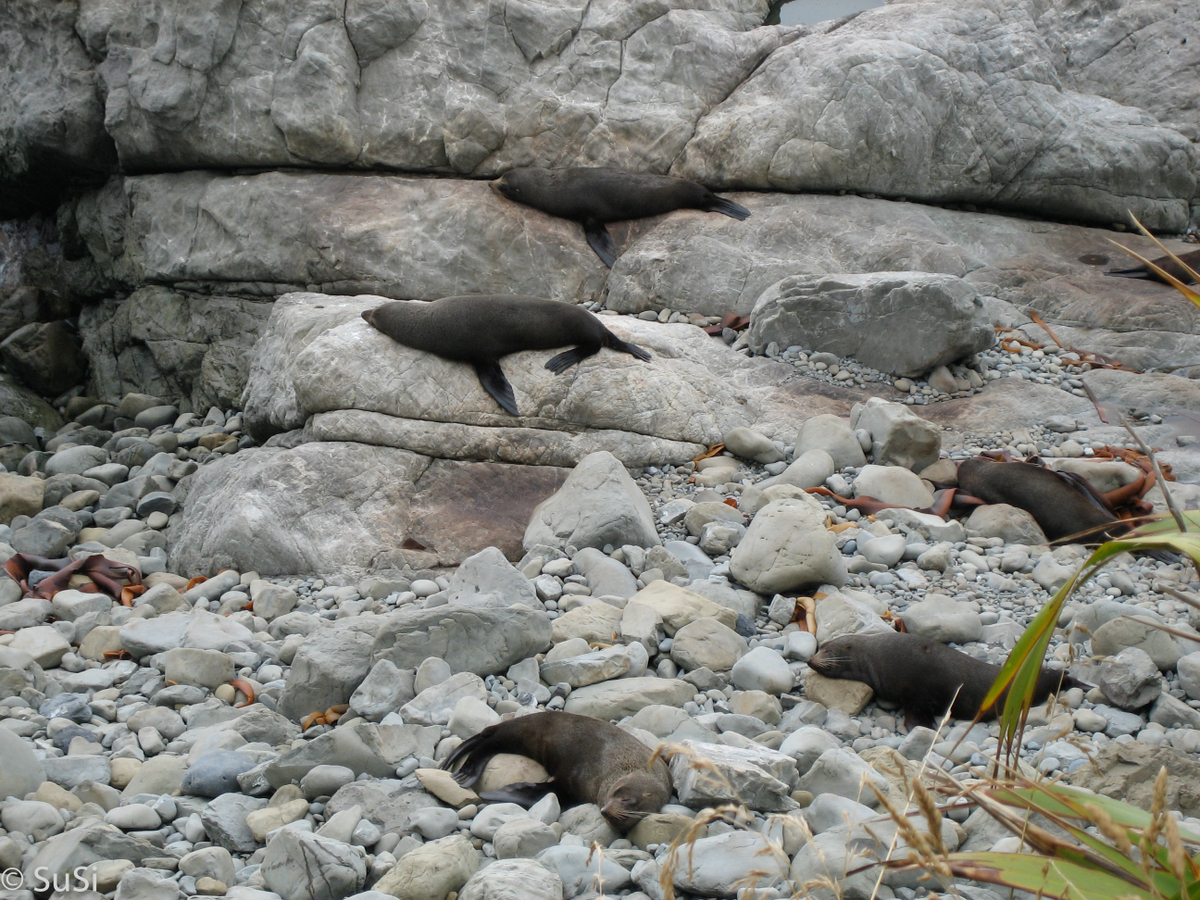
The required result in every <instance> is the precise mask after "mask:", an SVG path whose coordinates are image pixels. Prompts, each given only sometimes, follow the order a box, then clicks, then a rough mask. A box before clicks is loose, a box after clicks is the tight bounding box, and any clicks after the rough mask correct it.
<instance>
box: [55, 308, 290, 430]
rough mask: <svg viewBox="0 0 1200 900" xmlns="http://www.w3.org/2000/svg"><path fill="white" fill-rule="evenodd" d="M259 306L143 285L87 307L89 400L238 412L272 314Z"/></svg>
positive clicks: (84, 332) (83, 313) (82, 314)
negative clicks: (135, 399)
mask: <svg viewBox="0 0 1200 900" xmlns="http://www.w3.org/2000/svg"><path fill="white" fill-rule="evenodd" d="M264 300H265V298H264ZM264 300H253V299H242V298H237V297H223V296H219V295H217V296H211V295H208V294H194V293H187V292H181V291H173V290H170V289H169V288H165V287H161V286H157V285H147V286H145V287H143V288H140V289H138V290H136V291H134V292H133V293H132V294H130V295H129V296H128V297H126V298H124V299H115V298H110V299H106V300H104V301H103V302H101V303H98V304H94V305H89V306H85V307H84V308H83V310H82V311H81V312H80V316H79V318H80V323H79V324H80V328H79V330H80V333H81V334H82V336H83V349H84V352H85V353H86V354H87V357H88V361H89V363H90V368H89V373H88V375H89V378H90V382H91V386H90V390H91V392H92V395H93V396H96V397H104V398H109V399H113V400H116V399H119V398H121V397H124V396H125V395H126V394H127V393H129V392H130V391H136V392H140V393H147V394H154V395H156V396H159V397H186V398H188V399H189V400H190V401H191V403H192V407H193V408H195V409H198V410H205V409H208V408H210V407H212V406H220V407H221V408H222V409H228V408H229V407H232V406H236V405H238V401H239V399H240V398H241V395H242V391H243V390H244V389H245V387H246V378H247V376H248V375H249V368H250V359H251V358H252V357H251V353H250V349H251V347H253V346H254V342H255V340H257V338H258V335H259V333H260V332H261V331H262V329H263V326H264V325H265V323H266V320H267V316H268V315H269V314H270V311H271V307H270V305H269V304H268V303H266V302H264Z"/></svg>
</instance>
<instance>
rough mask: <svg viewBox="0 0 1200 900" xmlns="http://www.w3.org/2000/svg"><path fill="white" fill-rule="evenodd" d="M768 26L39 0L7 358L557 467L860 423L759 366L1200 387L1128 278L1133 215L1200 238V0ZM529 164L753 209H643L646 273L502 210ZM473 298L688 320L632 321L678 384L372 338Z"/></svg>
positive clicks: (419, 446) (10, 151)
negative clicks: (1085, 358) (614, 177)
mask: <svg viewBox="0 0 1200 900" xmlns="http://www.w3.org/2000/svg"><path fill="white" fill-rule="evenodd" d="M766 14H767V4H766V3H765V2H764V0H637V2H632V3H631V2H625V0H592V2H589V3H583V2H567V3H561V2H553V3H552V2H541V0H477V2H471V3H465V4H454V5H447V4H433V3H427V2H425V0H347V2H345V3H329V2H320V0H317V2H308V3H303V4H296V3H285V2H282V0H240V2H239V0H211V2H209V0H206V2H203V3H193V2H183V0H178V2H175V0H165V2H164V0H155V2H150V0H137V2H130V3H124V4H113V3H105V2H98V0H81V2H78V3H74V2H61V3H54V4H45V3H38V2H32V0H15V2H12V3H8V4H5V6H4V8H3V9H2V10H0V25H2V26H3V34H4V37H3V40H2V41H0V122H3V123H4V125H3V127H2V128H0V204H2V208H3V210H5V211H8V212H9V213H18V212H19V213H21V214H22V215H23V216H25V218H21V219H14V220H12V221H9V222H6V223H5V224H4V228H3V230H2V231H0V254H3V259H2V263H0V332H3V333H2V334H0V340H3V344H2V345H0V356H2V357H3V359H4V361H5V364H6V366H7V368H8V369H9V370H10V371H11V372H13V373H15V374H16V375H17V376H18V377H19V378H20V379H23V381H24V382H25V384H26V385H28V386H29V387H31V388H33V390H34V392H40V393H41V394H42V395H44V398H45V399H51V400H52V399H55V397H56V396H58V395H59V394H60V393H61V391H62V389H63V388H62V386H63V385H64V384H67V383H69V382H71V381H75V380H78V378H79V374H78V373H79V369H78V367H76V368H74V369H72V368H71V367H70V366H68V365H66V360H69V359H70V358H71V357H72V356H74V355H76V354H82V355H83V356H84V357H86V359H87V360H88V369H87V376H86V377H87V380H88V383H87V393H88V394H89V395H91V396H94V397H96V398H97V399H101V400H108V401H113V402H115V401H117V400H119V399H120V398H121V397H122V396H124V395H125V394H127V393H129V392H131V391H132V392H136V393H146V394H150V395H154V396H156V397H160V398H166V399H170V400H172V401H178V402H180V403H182V408H183V409H185V410H186V409H188V408H191V409H194V410H196V411H198V412H200V413H203V412H204V411H205V410H207V409H208V408H210V407H212V406H217V407H221V408H223V409H228V408H230V407H243V408H244V410H245V421H246V424H247V427H248V429H249V431H250V432H251V433H252V434H254V435H256V436H257V437H258V438H259V439H266V438H267V437H268V436H270V435H272V434H278V433H281V432H294V434H293V435H292V437H289V438H288V439H287V440H288V441H289V442H290V443H295V442H296V441H300V440H306V441H327V442H329V441H348V442H361V443H366V444H372V445H377V446H386V447H392V448H395V449H397V450H404V451H409V452H415V453H418V454H422V455H425V454H432V455H434V456H439V457H444V458H449V459H458V460H462V461H486V460H492V461H496V460H503V461H507V462H512V463H523V464H531V463H532V464H542V465H554V466H569V465H572V464H574V463H575V462H576V461H578V460H579V459H580V458H582V457H583V456H585V455H587V454H588V453H590V452H592V451H593V450H595V449H597V448H599V447H604V448H607V449H611V450H612V451H613V452H615V453H616V454H617V455H618V456H619V457H620V458H622V459H623V460H624V461H626V462H627V463H628V464H630V465H643V464H646V463H649V462H652V461H653V460H655V459H672V460H682V459H685V458H687V457H689V456H690V455H692V454H693V453H694V452H695V451H696V450H697V449H698V448H699V447H701V446H702V445H704V444H706V443H711V442H712V441H715V440H718V439H719V438H720V436H721V435H722V434H724V433H726V432H727V431H729V429H731V428H734V427H737V426H742V425H753V426H756V427H759V428H761V429H763V430H764V431H765V432H766V433H767V434H769V435H772V436H775V435H781V434H783V433H785V431H786V430H788V429H789V428H790V427H791V426H790V424H787V423H788V419H789V416H797V415H799V416H803V415H811V414H814V413H818V412H826V411H829V410H830V409H831V408H832V409H836V411H839V412H844V411H845V410H846V409H847V408H848V405H849V403H851V402H853V399H854V398H853V397H852V396H851V395H849V394H847V395H844V396H843V395H838V394H836V391H835V392H834V394H833V395H830V394H829V393H828V391H826V389H825V388H821V389H820V390H818V391H814V390H811V389H809V388H804V387H797V386H796V385H795V384H793V383H792V382H793V381H794V375H792V374H789V370H787V369H784V368H780V367H778V366H777V365H776V364H768V363H766V362H764V361H762V360H746V359H744V354H745V353H747V352H749V349H753V350H754V351H755V352H756V353H759V354H764V353H765V354H767V355H772V356H777V355H779V353H780V352H781V351H783V350H785V349H786V348H787V347H789V346H802V347H803V349H805V350H808V351H818V352H831V353H833V354H834V355H835V356H838V357H844V356H852V357H854V358H855V359H857V360H859V361H860V362H863V363H866V364H868V365H871V366H874V367H875V368H877V369H880V370H882V372H883V373H884V375H885V376H887V377H888V378H889V379H894V377H896V376H904V377H905V378H911V377H918V378H919V377H921V376H922V375H923V374H924V373H925V372H927V371H929V370H930V369H932V368H933V367H936V366H938V365H941V364H944V363H946V362H948V361H953V360H954V359H956V358H960V357H963V356H964V355H965V356H970V354H972V353H975V352H977V351H979V350H981V349H984V348H986V347H988V346H989V345H990V344H991V342H992V326H993V325H994V324H996V323H1001V324H1004V325H1021V324H1023V323H1027V322H1028V321H1029V315H1030V314H1032V313H1034V312H1037V313H1038V314H1040V315H1041V316H1042V317H1043V319H1044V320H1045V321H1046V322H1047V323H1049V324H1050V325H1051V327H1052V328H1053V329H1054V330H1055V333H1056V335H1058V336H1059V337H1060V338H1062V339H1063V340H1065V341H1066V342H1068V343H1074V344H1076V345H1077V346H1080V347H1083V348H1085V349H1087V350H1093V351H1098V352H1103V353H1108V354H1110V355H1112V356H1115V357H1117V358H1119V359H1120V360H1121V361H1122V362H1123V363H1125V364H1126V365H1127V366H1131V367H1134V368H1139V369H1145V368H1158V369H1165V370H1170V371H1180V372H1181V373H1184V374H1186V373H1188V372H1190V371H1191V370H1192V367H1193V366H1196V365H1200V312H1198V311H1197V310H1195V309H1194V308H1192V307H1189V306H1187V305H1184V304H1182V303H1174V302H1172V301H1169V300H1166V299H1165V296H1166V295H1165V294H1164V292H1163V289H1162V288H1161V287H1159V286H1157V285H1152V284H1143V283H1136V282H1127V281H1118V280H1117V279H1108V278H1103V277H1102V276H1101V273H1102V271H1103V269H1104V268H1105V267H1107V266H1109V265H1112V264H1117V263H1124V262H1125V259H1124V257H1123V256H1122V254H1121V253H1120V251H1117V250H1115V249H1114V248H1112V246H1111V244H1109V242H1108V240H1107V239H1108V236H1109V234H1111V232H1108V231H1105V230H1103V229H1104V228H1106V227H1108V226H1112V225H1114V224H1120V225H1121V227H1124V225H1125V224H1126V223H1127V222H1128V214H1129V213H1130V212H1132V213H1133V214H1135V215H1136V216H1138V217H1139V218H1140V219H1141V220H1142V221H1143V222H1145V223H1146V224H1147V225H1148V226H1150V227H1151V228H1154V229H1157V230H1160V231H1166V232H1173V233H1179V232H1182V231H1184V230H1185V229H1186V228H1187V227H1188V224H1189V221H1190V220H1191V221H1194V219H1195V211H1196V209H1197V206H1196V204H1197V179H1198V177H1200V153H1198V151H1197V145H1196V139H1197V137H1198V136H1200V104H1198V102H1197V101H1196V95H1197V93H1200V92H1198V91H1197V90H1196V88H1195V85H1196V83H1197V81H1196V74H1197V68H1196V66H1197V57H1196V53H1197V49H1196V48H1197V47H1200V0H1188V2H1184V3H1171V4H1168V3H1166V2H1152V0H1149V2H1133V0H1129V2H1114V3H1112V4H1109V5H1108V6H1106V7H1105V8H1104V9H1102V10H1098V9H1095V8H1094V7H1092V6H1089V5H1087V4H1075V3H1065V4H1055V5H1053V6H1045V5H1042V4H1038V3H1031V2H1018V0H966V2H962V3H954V4H951V3H947V2H941V0H922V2H908V3H892V4H889V5H886V6H883V7H879V8H876V9H872V10H869V11H867V12H865V13H861V14H858V15H856V16H851V17H848V18H846V19H842V20H833V21H829V22H825V23H822V24H820V25H817V26H811V27H810V26H764V25H763V24H762V23H763V21H764V19H765V17H766ZM519 165H543V166H565V165H612V166H620V167H625V168H628V169H632V170H637V171H644V172H654V173H666V174H673V175H680V176H685V177H689V178H693V179H695V180H698V181H701V182H703V183H705V184H707V185H709V186H710V187H712V188H714V189H716V190H720V191H724V192H726V193H732V196H733V197H734V198H736V199H737V201H738V202H739V203H741V204H743V205H745V206H746V207H747V208H749V209H750V210H751V211H752V213H753V215H752V217H751V218H750V219H749V220H747V221H744V222H739V221H735V220H733V219H729V218H726V217H723V216H714V215H708V214H704V213H701V212H697V211H688V210H680V211H676V212H673V213H670V214H668V215H665V216H658V217H653V218H648V219H642V220H636V221H632V222H626V223H616V224H614V225H613V226H612V233H613V237H614V241H615V243H616V245H617V248H618V251H619V257H618V259H617V261H616V264H615V266H614V267H613V268H612V269H611V270H609V269H606V268H605V267H604V266H603V265H602V264H601V263H600V262H599V260H598V259H597V258H596V256H595V255H594V254H593V253H592V251H591V250H590V248H589V247H588V245H587V244H586V242H585V241H584V239H583V233H582V230H581V229H580V227H579V226H578V224H577V223H574V222H570V221H566V220H562V219H557V218H554V217H551V216H548V215H545V214H543V213H541V212H539V211H537V210H534V209H531V208H529V207H525V206H521V205H519V204H515V203H512V202H510V201H508V200H506V199H504V198H503V197H500V196H498V195H497V194H495V193H494V192H492V191H490V190H488V187H487V184H486V179H489V178H491V177H494V176H496V175H498V174H500V173H503V172H505V171H506V170H508V169H509V168H511V167H513V166H519ZM1125 240H1127V242H1128V243H1129V244H1130V245H1131V246H1132V247H1134V248H1135V249H1137V250H1139V251H1143V252H1146V251H1149V250H1150V249H1151V245H1150V244H1149V243H1148V242H1146V241H1144V240H1143V239H1141V238H1133V237H1127V238H1126V239H1125ZM1174 246H1176V247H1179V246H1182V245H1178V244H1176V245H1174ZM461 293H517V294H529V295H536V296H544V297H553V298H556V299H560V300H565V301H568V302H575V303H584V304H588V305H589V307H590V308H592V309H594V310H597V311H600V310H601V309H606V310H607V311H608V312H610V313H612V312H616V313H624V314H633V315H636V316H639V317H640V318H641V319H643V320H654V319H656V320H658V321H657V322H652V321H644V322H642V323H632V324H621V325H619V326H617V325H614V328H616V329H617V330H618V331H623V332H624V333H634V332H636V339H637V340H638V341H639V342H644V343H647V344H648V345H651V348H652V352H653V353H654V354H655V357H656V363H655V365H653V366H650V367H647V366H642V365H640V364H633V363H631V361H630V360H617V359H611V358H609V355H606V354H601V355H599V356H597V357H595V358H594V359H593V360H591V361H590V362H589V366H588V367H587V369H586V372H585V371H583V370H582V369H580V370H577V371H576V370H573V371H572V372H571V373H569V375H568V376H565V377H554V376H550V375H548V374H547V373H546V372H545V371H544V370H542V369H541V367H540V365H539V363H538V361H537V360H534V359H533V358H532V357H531V358H530V359H522V358H518V357H514V359H513V360H512V362H511V363H510V365H509V368H510V370H511V374H512V377H513V380H514V384H515V387H516V390H517V392H518V394H519V395H520V397H521V408H522V410H528V411H529V412H528V413H527V414H526V415H525V416H523V417H521V419H520V420H517V421H510V420H509V419H508V417H506V416H504V415H502V414H500V413H499V412H498V411H497V410H496V409H495V408H494V407H493V405H492V404H490V402H488V398H487V397H486V396H483V395H481V394H479V391H478V389H477V385H476V383H475V381H474V380H473V378H471V377H470V376H469V372H468V373H467V374H466V375H464V377H463V378H461V379H459V378H458V377H457V376H458V374H460V373H459V372H458V369H457V368H455V367H454V366H449V367H447V366H445V365H442V366H441V367H439V361H437V360H424V359H415V360H409V359H407V357H404V355H403V353H402V352H401V351H397V350H396V349H395V347H394V346H392V345H391V344H390V343H388V342H386V341H385V340H384V339H382V338H380V337H379V336H378V335H374V334H368V333H367V332H368V331H369V329H367V331H364V329H363V326H362V323H361V322H360V321H358V319H357V313H358V312H359V311H360V310H361V309H363V308H366V307H368V306H370V305H373V304H375V303H378V302H379V300H378V298H379V297H394V298H422V299H433V298H437V297H441V296H446V295H452V294H461ZM357 295H371V296H369V297H362V296H357ZM283 296H286V297H287V298H288V299H287V300H286V301H285V302H279V303H277V302H276V301H277V298H280V297H283ZM726 313H737V314H740V315H744V316H751V317H752V318H753V319H754V320H755V327H754V329H753V333H752V338H751V339H750V340H748V341H746V340H743V341H742V342H741V343H739V344H737V345H735V349H740V350H741V351H742V355H739V354H736V353H731V352H729V351H728V350H727V348H726V347H725V345H724V344H723V343H722V342H720V341H713V340H712V339H710V338H708V337H705V336H702V335H701V334H700V333H699V332H697V331H696V330H695V329H694V328H692V326H694V325H696V324H711V323H712V322H713V321H714V320H715V319H717V318H718V317H720V316H723V315H725V314H726ZM60 323H65V324H60ZM356 323H357V324H356ZM1029 328H1030V330H1029V331H1028V334H1029V335H1030V336H1031V337H1033V338H1034V339H1035V340H1037V341H1045V340H1046V337H1047V336H1046V334H1045V333H1044V332H1042V331H1040V330H1039V329H1037V328H1036V327H1035V326H1029ZM356 329H357V330H356ZM17 332H19V333H17ZM360 332H362V333H360ZM734 336H735V335H733V334H732V333H730V334H728V335H727V336H726V337H727V338H728V339H732V338H733V337H734ZM260 337H262V340H261V341H259V338H260ZM5 338H7V339H5ZM368 338H374V341H371V340H368ZM747 344H748V345H749V347H747ZM398 354H399V355H398ZM418 356H419V354H418ZM792 358H795V357H794V355H793V357H792ZM60 363H61V364H60ZM394 369H395V370H397V371H402V372H403V375H402V376H400V377H398V378H396V377H393V376H392V372H393V370H394ZM443 370H445V371H443ZM464 371H465V370H464ZM980 371H983V370H982V369H981V370H980ZM984 374H985V375H986V372H984ZM856 377H857V378H858V381H857V382H856V383H857V384H859V385H861V384H866V383H868V382H869V379H867V380H864V378H865V376H862V375H859V376H856ZM870 377H871V378H874V377H877V376H870ZM975 382H978V383H975ZM981 383H982V379H981V378H980V376H979V373H978V372H976V374H975V378H974V382H972V379H971V378H969V377H968V375H967V374H966V370H962V371H959V372H958V373H957V382H956V381H955V378H954V377H951V375H949V374H946V375H945V376H944V377H943V378H942V379H941V381H940V382H939V385H940V389H942V390H947V391H953V390H956V389H959V390H961V389H967V388H969V389H972V390H974V389H977V388H978V387H979V384H981ZM906 385H907V382H905V381H903V380H902V381H901V389H900V393H901V394H903V393H904V392H905V391H906V390H909V388H908V387H906ZM846 386H849V385H848V383H847V382H845V381H843V382H838V384H837V385H835V387H838V388H840V387H846ZM882 389H883V388H881V390H882ZM12 390H15V391H19V388H17V387H15V386H14V387H13V388H12ZM887 390H890V388H887ZM822 391H826V393H824V394H823V393H821V392H822ZM885 393H886V391H885ZM888 396H893V395H892V394H888ZM13 402H14V403H15V402H16V401H15V400H14V401H13ZM33 402H34V401H33V400H32V399H29V398H25V399H23V400H22V403H23V404H24V406H22V407H21V408H22V409H27V408H31V407H30V404H31V403H33ZM830 403H832V404H833V406H832V407H830ZM13 409H14V410H15V409H16V407H15V406H14V407H13ZM47 421H50V420H49V419H47ZM301 429H303V431H301Z"/></svg>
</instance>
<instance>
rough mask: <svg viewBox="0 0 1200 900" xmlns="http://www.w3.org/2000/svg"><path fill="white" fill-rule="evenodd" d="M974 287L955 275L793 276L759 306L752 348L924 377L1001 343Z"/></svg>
mask: <svg viewBox="0 0 1200 900" xmlns="http://www.w3.org/2000/svg"><path fill="white" fill-rule="evenodd" d="M995 340H996V336H995V332H994V331H993V330H992V327H991V323H990V322H988V321H987V319H986V318H985V316H984V310H983V304H982V301H981V300H980V298H979V295H978V294H977V293H976V291H975V289H974V288H973V287H972V286H971V285H970V284H968V283H967V282H966V281H963V280H962V279H961V278H956V277H955V276H953V275H934V274H929V273H925V272H871V273H868V274H864V275H793V276H790V277H788V278H785V279H783V280H782V281H780V282H779V283H778V284H775V285H772V286H771V287H769V288H768V289H767V290H766V291H764V292H763V294H762V296H760V297H759V298H758V301H757V302H756V303H755V304H754V310H753V312H752V313H751V319H750V346H751V348H753V349H754V351H755V352H756V353H762V352H764V351H765V350H766V347H767V345H768V344H770V343H772V342H774V343H776V344H777V345H778V346H780V347H789V346H792V345H799V346H801V347H804V348H805V349H806V350H818V351H824V352H828V353H836V354H837V355H838V356H852V357H854V358H855V359H857V360H859V361H861V362H864V363H866V364H867V365H869V366H871V367H872V368H875V369H880V370H881V371H884V372H892V373H894V374H896V375H920V374H922V373H924V372H928V371H929V370H930V369H932V368H933V367H934V366H939V365H944V364H946V363H949V362H953V361H954V360H956V359H960V358H962V357H964V356H971V355H972V354H975V353H978V352H979V351H980V350H984V349H986V348H988V347H990V346H992V344H993V343H995Z"/></svg>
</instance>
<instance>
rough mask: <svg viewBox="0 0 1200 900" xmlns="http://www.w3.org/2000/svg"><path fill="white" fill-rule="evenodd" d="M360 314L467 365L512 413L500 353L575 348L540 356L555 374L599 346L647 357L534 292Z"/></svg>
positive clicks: (576, 311) (588, 318)
mask: <svg viewBox="0 0 1200 900" xmlns="http://www.w3.org/2000/svg"><path fill="white" fill-rule="evenodd" d="M362 317H363V318H364V319H366V320H367V322H368V323H370V324H371V325H372V326H374V327H375V328H377V329H379V330H380V331H382V332H383V333H384V334H386V335H387V336H388V337H390V338H391V339H392V340H394V341H396V342H397V343H401V344H403V345H404V346H406V347H412V348H413V349H414V350H426V351H428V352H429V353H435V354H437V355H438V356H440V357H442V358H443V359H453V360H460V361H462V362H469V363H471V365H473V366H474V367H475V373H476V374H477V375H478V376H479V383H480V384H481V385H483V389H484V390H485V391H487V392H488V393H489V394H491V395H492V397H493V398H494V399H495V400H496V402H497V403H499V404H500V405H501V406H502V407H503V408H504V410H505V412H508V413H510V414H512V415H514V416H516V415H520V413H518V412H517V400H516V397H515V396H514V395H513V389H512V385H511V384H509V382H508V379H507V378H505V377H504V370H503V369H501V368H500V357H502V356H507V355H508V354H509V353H517V352H519V351H521V350H548V349H550V348H552V347H561V346H563V345H564V344H576V345H578V346H576V347H575V348H573V349H571V350H564V351H563V352H562V353H560V354H558V355H557V356H553V357H551V358H550V359H549V360H548V361H547V363H546V368H547V369H549V370H550V371H551V372H553V373H554V374H555V375H561V374H562V373H563V372H564V371H565V370H566V369H568V368H570V367H571V366H573V365H575V363H577V362H579V361H580V360H584V359H587V358H588V357H589V356H592V355H593V354H595V353H598V352H599V350H600V348H601V347H609V348H611V349H613V350H619V351H621V352H622V353H628V354H630V355H632V356H636V357H637V358H638V359H647V360H648V359H650V354H649V353H647V352H646V351H645V350H643V349H642V348H641V347H638V346H637V345H636V344H629V343H626V342H625V341H623V340H621V339H620V338H619V337H617V336H616V335H615V334H613V333H612V332H611V331H609V330H608V329H607V328H605V327H604V324H603V323H602V322H601V321H600V320H599V319H598V318H596V317H595V316H593V315H592V314H591V313H590V312H588V311H587V310H586V309H584V308H583V307H581V306H573V305H572V304H570V303H561V302H559V301H558V300H545V299H542V298H540V297H516V296H512V295H510V294H498V295H478V296H476V295H469V296H463V297H443V298H442V299H440V300H434V301H433V302H431V303H427V302H425V301H422V300H395V301H393V302H391V303H385V304H383V306H377V307H376V308H375V309H368V310H366V311H365V312H363V314H362Z"/></svg>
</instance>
